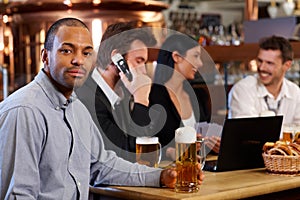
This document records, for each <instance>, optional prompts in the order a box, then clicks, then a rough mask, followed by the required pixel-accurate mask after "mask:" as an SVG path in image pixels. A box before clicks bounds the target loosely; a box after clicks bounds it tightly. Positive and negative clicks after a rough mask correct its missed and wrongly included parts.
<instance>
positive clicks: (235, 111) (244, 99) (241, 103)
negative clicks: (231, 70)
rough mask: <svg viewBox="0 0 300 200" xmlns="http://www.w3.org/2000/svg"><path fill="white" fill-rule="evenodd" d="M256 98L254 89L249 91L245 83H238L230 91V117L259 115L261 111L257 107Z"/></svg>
mask: <svg viewBox="0 0 300 200" xmlns="http://www.w3.org/2000/svg"><path fill="white" fill-rule="evenodd" d="M247 90H248V91H247ZM255 98H257V97H255V94H254V93H253V91H249V89H247V87H245V86H244V84H239V83H236V85H235V86H234V87H233V88H232V89H231V91H230V92H229V98H228V101H229V114H228V118H239V117H254V116H255V117H257V116H258V115H259V113H258V111H257V109H256V108H255Z"/></svg>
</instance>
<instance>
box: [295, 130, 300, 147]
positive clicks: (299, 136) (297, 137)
mask: <svg viewBox="0 0 300 200" xmlns="http://www.w3.org/2000/svg"><path fill="white" fill-rule="evenodd" d="M294 142H296V143H298V144H300V132H297V133H296V134H295V136H294Z"/></svg>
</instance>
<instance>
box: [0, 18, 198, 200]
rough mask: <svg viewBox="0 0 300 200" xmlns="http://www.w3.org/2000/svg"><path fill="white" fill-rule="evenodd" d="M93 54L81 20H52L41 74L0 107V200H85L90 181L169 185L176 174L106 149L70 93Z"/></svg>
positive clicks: (83, 74) (89, 36)
mask: <svg viewBox="0 0 300 200" xmlns="http://www.w3.org/2000/svg"><path fill="white" fill-rule="evenodd" d="M93 53H94V51H93V43H92V39H91V34H90V32H89V30H88V28H87V27H86V25H85V24H84V23H83V22H81V21H80V20H78V19H75V18H63V19H60V20H58V21H56V22H55V23H54V24H53V25H52V26H51V27H50V29H49V30H48V32H47V36H46V40H45V49H43V50H42V53H41V55H42V61H43V64H44V67H43V69H42V70H41V71H40V72H39V73H38V75H37V76H36V77H35V79H34V80H33V81H32V82H31V83H29V84H28V85H27V86H25V87H23V88H21V89H19V90H18V91H16V92H15V93H13V94H12V95H10V96H9V97H8V98H7V99H5V100H4V101H3V102H2V103H0V169H1V176H0V181H1V182H0V195H1V196H0V199H43V200H44V199H84V200H86V199H88V187H89V184H92V185H97V184H111V185H130V186H153V187H158V186H161V185H165V186H167V187H171V188H172V187H174V184H175V182H176V176H177V173H176V171H175V170H174V169H165V170H161V169H156V168H149V167H146V166H142V165H138V164H133V163H130V162H127V161H125V160H123V159H121V158H119V157H117V156H116V155H115V153H114V152H112V151H106V150H105V149H104V144H103V140H102V137H101V134H100V133H99V131H98V129H97V127H96V126H95V124H94V123H93V120H92V119H91V117H90V114H89V112H88V111H87V109H86V108H85V107H84V105H83V104H82V103H81V102H80V101H79V100H78V99H76V95H75V94H74V93H73V88H74V87H79V86H81V85H82V84H83V82H84V81H85V79H86V77H87V75H88V73H89V72H90V70H91V69H92V65H93ZM199 167H200V166H199ZM202 180H203V174H202V173H201V172H200V170H199V184H201V182H202Z"/></svg>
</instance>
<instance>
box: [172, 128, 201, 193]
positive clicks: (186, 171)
mask: <svg viewBox="0 0 300 200" xmlns="http://www.w3.org/2000/svg"><path fill="white" fill-rule="evenodd" d="M175 143H176V171H177V181H176V185H175V191H176V192H197V191H198V184H197V164H198V162H197V148H196V130H195V129H194V128H193V127H182V128H179V129H177V130H176V131H175Z"/></svg>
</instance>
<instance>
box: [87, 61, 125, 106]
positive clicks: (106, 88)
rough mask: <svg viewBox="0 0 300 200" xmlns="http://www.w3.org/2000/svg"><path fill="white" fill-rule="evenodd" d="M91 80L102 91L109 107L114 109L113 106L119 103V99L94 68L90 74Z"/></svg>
mask: <svg viewBox="0 0 300 200" xmlns="http://www.w3.org/2000/svg"><path fill="white" fill-rule="evenodd" d="M92 78H93V79H94V81H95V82H96V83H97V85H98V86H99V87H100V88H101V89H102V91H103V92H104V94H105V96H106V97H107V98H108V100H109V102H110V104H111V106H112V107H113V108H114V105H115V104H117V103H118V102H119V101H120V97H119V96H118V95H117V94H116V93H115V91H114V90H112V89H111V87H109V85H108V84H107V83H106V81H105V80H104V79H103V77H102V76H101V75H100V73H99V72H98V70H97V68H96V67H95V69H94V70H93V72H92Z"/></svg>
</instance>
